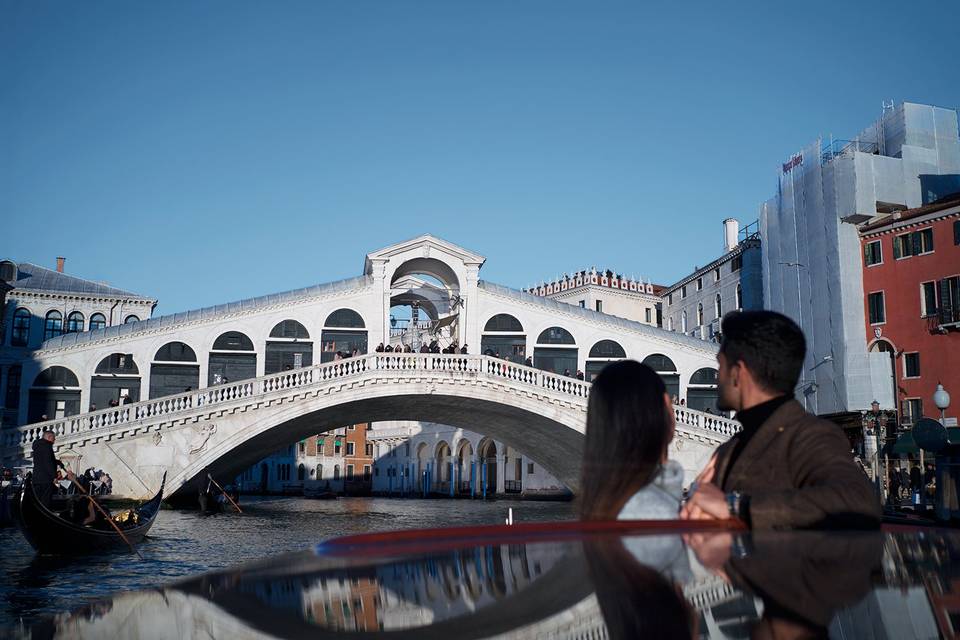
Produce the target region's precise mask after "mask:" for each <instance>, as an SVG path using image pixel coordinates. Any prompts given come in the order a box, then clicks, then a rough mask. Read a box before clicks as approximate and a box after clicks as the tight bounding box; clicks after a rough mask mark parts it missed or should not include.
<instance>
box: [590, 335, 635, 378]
mask: <svg viewBox="0 0 960 640" xmlns="http://www.w3.org/2000/svg"><path fill="white" fill-rule="evenodd" d="M626 357H627V352H626V351H624V349H623V347H622V346H620V343H618V342H614V341H613V340H601V341H600V342H598V343H597V344H595V345H593V346H592V347H590V353H589V355H587V364H586V370H585V374H586V375H585V377H586V380H587V382H592V381H593V379H594V378H596V377H597V374H598V373H600V372H601V371H603V368H604V367H605V366H607V365H608V364H610V363H611V362H616V361H617V360H623V359H624V358H626Z"/></svg>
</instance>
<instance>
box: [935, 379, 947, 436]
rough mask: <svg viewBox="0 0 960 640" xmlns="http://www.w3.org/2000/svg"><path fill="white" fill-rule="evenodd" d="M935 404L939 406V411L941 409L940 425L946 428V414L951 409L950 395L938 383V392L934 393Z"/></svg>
mask: <svg viewBox="0 0 960 640" xmlns="http://www.w3.org/2000/svg"><path fill="white" fill-rule="evenodd" d="M933 404H935V405H937V409H940V424H942V425H943V426H944V427H946V426H947V421H946V417H945V412H946V410H947V409H948V408H949V407H950V394H949V393H947V390H946V389H944V388H943V385H942V384H940V383H939V382H938V383H937V390H936V391H935V392H934V393H933Z"/></svg>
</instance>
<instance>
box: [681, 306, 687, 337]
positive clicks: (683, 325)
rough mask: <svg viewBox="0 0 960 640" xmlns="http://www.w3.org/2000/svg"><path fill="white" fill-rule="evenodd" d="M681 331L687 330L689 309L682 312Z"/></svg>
mask: <svg viewBox="0 0 960 640" xmlns="http://www.w3.org/2000/svg"><path fill="white" fill-rule="evenodd" d="M680 331H681V332H682V333H686V332H687V310H686V309H684V310H683V311H681V312H680Z"/></svg>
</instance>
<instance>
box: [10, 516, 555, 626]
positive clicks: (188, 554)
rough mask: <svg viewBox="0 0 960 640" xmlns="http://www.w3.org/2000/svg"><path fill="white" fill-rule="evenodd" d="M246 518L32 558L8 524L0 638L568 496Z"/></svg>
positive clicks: (169, 525) (206, 519)
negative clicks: (116, 599) (369, 536)
mask: <svg viewBox="0 0 960 640" xmlns="http://www.w3.org/2000/svg"><path fill="white" fill-rule="evenodd" d="M241 507H242V508H243V510H244V512H243V514H237V513H229V512H225V513H220V514H216V515H208V516H204V515H201V514H199V513H197V512H195V511H171V510H164V511H161V512H160V515H159V516H158V518H157V521H156V522H155V523H154V525H153V528H152V529H151V530H150V537H149V539H147V540H146V541H144V543H143V544H141V545H140V547H139V548H140V552H141V553H142V554H143V556H144V559H143V560H139V559H138V558H137V556H136V555H134V554H132V553H129V552H127V553H123V552H116V553H110V554H104V555H96V556H86V557H80V558H76V559H64V558H48V557H42V556H37V555H35V553H34V551H33V549H32V548H31V547H30V545H29V544H27V542H26V540H24V539H23V536H22V535H20V532H19V531H17V529H15V528H6V529H0V570H2V572H3V574H2V575H3V580H2V582H0V636H3V635H4V633H3V629H9V628H10V627H12V626H18V625H19V624H21V623H22V624H25V625H29V624H30V623H31V621H33V620H34V619H35V618H37V617H38V616H42V615H47V614H53V613H58V612H61V611H69V610H72V609H75V608H77V607H79V606H82V605H83V604H85V603H87V602H89V601H91V600H97V599H100V598H103V597H104V596H108V595H110V594H112V593H115V592H118V591H127V590H133V589H147V588H150V587H154V586H158V585H162V584H164V583H166V582H169V581H171V580H174V579H177V578H181V577H184V576H189V575H193V574H197V573H201V572H203V571H208V570H210V569H218V568H222V567H227V566H230V565H234V564H237V563H240V562H244V561H248V560H255V559H260V558H263V557H266V556H270V555H273V554H278V553H284V552H287V551H296V550H301V549H305V548H308V547H310V546H311V545H314V544H316V543H318V542H320V541H322V540H326V539H328V538H333V537H336V536H342V535H348V534H355V533H366V532H373V531H388V530H392V529H413V528H422V527H439V526H460V525H476V524H502V523H503V521H504V520H505V518H506V517H507V509H508V508H510V507H512V508H513V519H514V522H535V521H545V520H570V519H572V518H573V517H574V511H573V505H572V504H571V503H569V502H517V501H487V502H484V501H480V500H415V499H410V500H398V499H390V498H341V499H340V500H307V499H304V498H247V499H245V500H244V502H242V503H241Z"/></svg>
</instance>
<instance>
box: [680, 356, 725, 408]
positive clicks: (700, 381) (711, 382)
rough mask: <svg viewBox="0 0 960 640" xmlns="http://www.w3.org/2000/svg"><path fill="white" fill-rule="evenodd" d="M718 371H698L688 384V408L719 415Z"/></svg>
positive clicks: (708, 369)
mask: <svg viewBox="0 0 960 640" xmlns="http://www.w3.org/2000/svg"><path fill="white" fill-rule="evenodd" d="M717 393H718V392H717V370H716V369H713V368H711V367H704V368H702V369H697V370H696V371H694V372H693V375H692V376H690V382H689V383H688V384H687V406H688V407H690V408H691V409H695V410H697V411H707V410H709V411H710V412H711V413H717V414H719V413H720V412H719V410H718V409H717Z"/></svg>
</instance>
